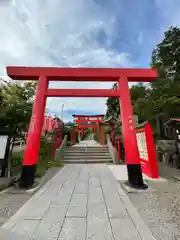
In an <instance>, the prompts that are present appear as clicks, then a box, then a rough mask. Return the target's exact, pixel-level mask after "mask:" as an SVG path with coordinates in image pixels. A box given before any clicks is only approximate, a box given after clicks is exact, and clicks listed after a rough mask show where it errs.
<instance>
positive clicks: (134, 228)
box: [0, 164, 154, 240]
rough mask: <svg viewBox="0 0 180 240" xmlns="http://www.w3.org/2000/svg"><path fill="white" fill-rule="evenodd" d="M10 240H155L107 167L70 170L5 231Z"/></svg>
mask: <svg viewBox="0 0 180 240" xmlns="http://www.w3.org/2000/svg"><path fill="white" fill-rule="evenodd" d="M0 239H8V240H30V239H31V240H41V239H43V240H50V239H51V240H85V239H87V240H132V239H133V240H142V239H145V240H153V239H154V238H153V236H152V234H151V232H150V230H149V229H148V228H147V226H146V225H145V224H144V222H143V221H142V220H141V218H140V217H139V215H138V213H137V211H136V209H135V208H134V207H133V205H132V204H131V203H130V200H129V198H128V197H127V195H126V194H125V193H124V191H123V190H122V189H121V187H120V186H119V184H118V183H117V182H116V180H115V178H114V177H113V175H112V174H111V172H110V170H109V169H108V168H107V166H106V165H103V164H101V165H66V166H65V167H64V168H63V169H62V170H61V171H59V173H58V174H57V175H56V176H55V177H54V178H53V179H52V180H51V181H49V182H48V183H47V184H46V185H44V187H42V188H41V189H40V190H39V191H38V192H37V193H36V194H35V195H33V197H32V198H31V199H30V200H29V201H28V202H27V203H26V204H25V205H24V206H23V207H22V208H21V209H20V210H19V211H18V212H17V213H16V215H14V216H13V217H12V218H11V219H10V220H9V221H8V222H7V223H5V224H4V225H3V227H2V228H1V229H0Z"/></svg>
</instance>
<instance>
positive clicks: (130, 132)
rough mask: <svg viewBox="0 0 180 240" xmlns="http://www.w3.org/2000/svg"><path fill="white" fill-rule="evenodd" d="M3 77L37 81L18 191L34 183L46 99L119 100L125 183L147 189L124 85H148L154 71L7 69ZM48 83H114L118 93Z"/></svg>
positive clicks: (129, 101)
mask: <svg viewBox="0 0 180 240" xmlns="http://www.w3.org/2000/svg"><path fill="white" fill-rule="evenodd" d="M7 74H8V76H9V77H10V78H12V79H14V80H23V81H24V80H34V81H38V85H37V89H36V96H35V100H34V105H33V110H32V117H31V121H30V126H29V131H28V137H27V143H26V149H25V152H24V159H23V164H22V172H21V178H20V186H21V187H30V186H32V185H33V183H34V178H35V172H36V164H37V162H38V155H39V148H40V136H41V131H42V126H43V120H44V112H45V106H46V98H47V97H119V98H120V109H121V121H122V132H123V138H124V146H125V155H126V164H127V172H128V183H129V185H130V186H132V187H135V188H145V187H147V186H145V184H144V182H143V177H142V170H141V164H140V156H139V151H138V144H137V139H136V129H135V122H134V117H133V111H132V105H131V99H130V92H129V86H128V82H151V81H153V80H155V78H156V77H157V72H156V70H155V69H126V68H123V69H119V68H56V67H14V66H9V67H7ZM49 81H80V82H83V81H93V82H95V81H96V82H98V81H101V82H117V83H118V89H49V88H48V85H49Z"/></svg>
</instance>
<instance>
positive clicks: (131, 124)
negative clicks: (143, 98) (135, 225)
mask: <svg viewBox="0 0 180 240" xmlns="http://www.w3.org/2000/svg"><path fill="white" fill-rule="evenodd" d="M118 85H119V93H120V109H121V120H122V132H123V137H124V147H125V153H126V164H127V171H128V181H129V185H130V186H131V187H134V188H137V187H138V188H147V185H145V184H144V183H143V178H142V171H141V164H140V157H139V150H138V144H137V139H136V130H135V121H134V116H133V110H132V104H131V98H130V92H129V86H128V78H127V77H120V79H119V81H118Z"/></svg>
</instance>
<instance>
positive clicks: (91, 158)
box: [61, 140, 112, 163]
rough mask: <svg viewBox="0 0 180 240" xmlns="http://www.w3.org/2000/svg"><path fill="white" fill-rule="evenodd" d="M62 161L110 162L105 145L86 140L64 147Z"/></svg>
mask: <svg viewBox="0 0 180 240" xmlns="http://www.w3.org/2000/svg"><path fill="white" fill-rule="evenodd" d="M61 162H62V163H112V158H111V156H110V154H109V151H108V147H107V146H101V145H100V144H98V143H97V142H96V141H93V140H88V141H81V142H80V143H78V144H76V145H74V146H72V147H68V148H66V150H65V151H64V156H63V159H62V160H61Z"/></svg>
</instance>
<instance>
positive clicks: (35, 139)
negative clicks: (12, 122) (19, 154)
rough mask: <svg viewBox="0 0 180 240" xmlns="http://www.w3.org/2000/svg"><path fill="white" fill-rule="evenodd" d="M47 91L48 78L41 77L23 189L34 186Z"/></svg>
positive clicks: (27, 146)
mask: <svg viewBox="0 0 180 240" xmlns="http://www.w3.org/2000/svg"><path fill="white" fill-rule="evenodd" d="M47 89H48V80H47V78H46V77H45V76H40V77H39V80H38V85H37V88H36V96H35V99H34V105H33V110H32V117H31V121H30V126H29V131H28V137H27V142H26V148H25V151H24V160H23V167H22V172H21V178H20V186H21V187H23V188H27V187H29V186H32V185H33V183H34V178H35V172H36V164H37V162H38V157H39V148H40V137H41V132H42V127H43V123H44V111H45V106H46V97H45V93H46V91H47Z"/></svg>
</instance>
